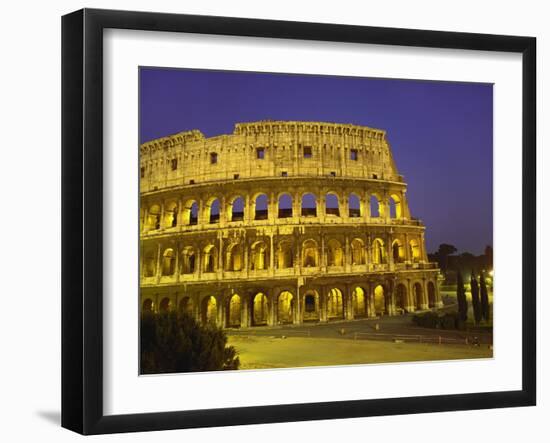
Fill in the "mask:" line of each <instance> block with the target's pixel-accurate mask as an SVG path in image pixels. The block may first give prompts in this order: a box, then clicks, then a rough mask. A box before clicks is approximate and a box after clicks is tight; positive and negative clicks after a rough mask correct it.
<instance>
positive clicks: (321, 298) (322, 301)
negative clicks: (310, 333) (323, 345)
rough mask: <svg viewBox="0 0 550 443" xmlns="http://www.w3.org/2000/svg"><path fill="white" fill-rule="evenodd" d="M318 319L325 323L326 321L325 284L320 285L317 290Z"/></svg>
mask: <svg viewBox="0 0 550 443" xmlns="http://www.w3.org/2000/svg"><path fill="white" fill-rule="evenodd" d="M319 321H321V322H323V323H326V322H327V321H328V315H327V289H326V287H325V286H321V288H320V291H319Z"/></svg>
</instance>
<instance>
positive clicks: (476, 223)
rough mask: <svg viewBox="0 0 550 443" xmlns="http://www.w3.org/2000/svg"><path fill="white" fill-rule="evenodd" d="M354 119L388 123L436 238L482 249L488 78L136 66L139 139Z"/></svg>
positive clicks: (489, 156) (487, 191)
mask: <svg viewBox="0 0 550 443" xmlns="http://www.w3.org/2000/svg"><path fill="white" fill-rule="evenodd" d="M267 119H271V120H312V121H328V122H336V123H353V124H358V125H365V126H370V127H374V128H380V129H385V130H386V131H388V139H389V142H390V144H391V147H392V152H393V155H394V158H395V162H396V164H397V168H398V170H399V172H400V173H401V174H402V175H404V176H405V181H406V182H407V183H408V192H407V195H408V198H409V206H410V208H411V214H412V216H413V217H417V218H420V219H422V220H423V221H424V223H425V224H426V226H427V229H426V245H427V248H428V251H429V252H433V251H435V250H436V249H437V247H438V245H439V244H440V243H451V244H454V245H455V246H456V247H457V248H458V251H459V252H464V251H468V252H472V253H474V254H481V253H483V250H484V248H485V245H489V244H490V245H492V236H493V214H492V206H493V167H492V165H493V87H492V85H490V84H480V83H451V82H431V81H416V80H391V79H373V78H358V77H333V76H310V75H285V74H264V73H248V72H228V71H196V70H179V69H158V68H141V69H140V143H143V142H145V141H148V140H151V139H154V138H158V137H163V136H166V135H169V134H174V133H176V132H180V131H185V130H191V129H199V130H200V131H202V132H203V133H204V135H205V136H213V135H218V134H224V133H225V134H228V133H231V132H233V127H234V125H235V123H238V122H249V121H257V120H267Z"/></svg>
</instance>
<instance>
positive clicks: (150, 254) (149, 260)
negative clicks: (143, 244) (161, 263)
mask: <svg viewBox="0 0 550 443" xmlns="http://www.w3.org/2000/svg"><path fill="white" fill-rule="evenodd" d="M156 267H157V257H156V253H155V251H153V250H152V249H150V250H147V251H145V254H144V256H143V276H144V277H154V276H155V274H156V273H157V269H156Z"/></svg>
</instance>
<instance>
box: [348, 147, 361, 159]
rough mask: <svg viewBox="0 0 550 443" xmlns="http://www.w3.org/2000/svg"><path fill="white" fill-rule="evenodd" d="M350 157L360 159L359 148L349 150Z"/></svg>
mask: <svg viewBox="0 0 550 443" xmlns="http://www.w3.org/2000/svg"><path fill="white" fill-rule="evenodd" d="M349 158H350V159H351V160H354V161H357V160H358V159H359V153H358V152H357V149H352V150H351V151H349Z"/></svg>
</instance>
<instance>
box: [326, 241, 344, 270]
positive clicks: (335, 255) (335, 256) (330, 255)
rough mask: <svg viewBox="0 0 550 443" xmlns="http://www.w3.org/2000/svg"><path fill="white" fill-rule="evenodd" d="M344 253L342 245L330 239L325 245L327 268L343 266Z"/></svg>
mask: <svg viewBox="0 0 550 443" xmlns="http://www.w3.org/2000/svg"><path fill="white" fill-rule="evenodd" d="M343 264H344V252H343V250H342V244H341V243H340V242H339V241H338V240H336V239H334V238H332V239H330V240H329V241H328V243H327V265H328V266H343Z"/></svg>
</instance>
